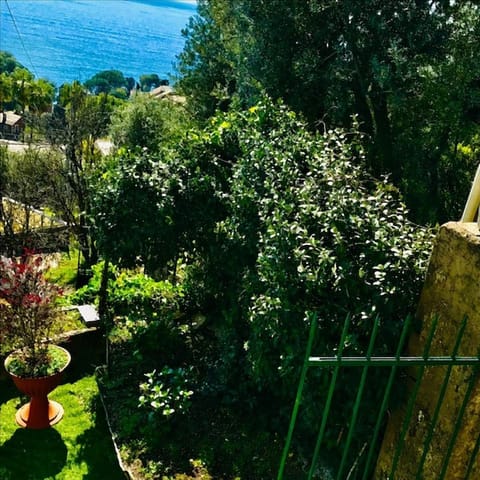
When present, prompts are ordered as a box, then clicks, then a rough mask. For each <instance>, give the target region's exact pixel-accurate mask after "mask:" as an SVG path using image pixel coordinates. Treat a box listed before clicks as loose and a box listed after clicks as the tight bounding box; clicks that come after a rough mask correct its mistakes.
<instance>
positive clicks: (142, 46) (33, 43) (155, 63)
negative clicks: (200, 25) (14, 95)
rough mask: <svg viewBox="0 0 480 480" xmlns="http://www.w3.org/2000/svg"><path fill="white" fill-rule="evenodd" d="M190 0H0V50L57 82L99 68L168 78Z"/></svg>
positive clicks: (192, 1) (181, 41)
mask: <svg viewBox="0 0 480 480" xmlns="http://www.w3.org/2000/svg"><path fill="white" fill-rule="evenodd" d="M196 8H197V5H196V1H195V0H177V1H175V0H0V50H6V51H8V52H10V53H12V54H13V55H14V56H15V57H16V58H17V60H18V61H19V62H20V63H22V65H24V66H25V67H26V68H28V69H29V70H30V71H32V73H34V75H35V76H36V77H37V78H46V79H48V80H50V81H51V82H53V83H54V84H55V85H56V86H60V85H62V84H63V83H65V82H72V81H74V80H79V81H81V82H84V81H86V80H88V79H89V78H91V77H92V76H93V75H95V74H96V73H98V72H100V71H102V70H120V71H121V72H122V73H123V74H124V75H125V76H126V77H133V78H135V79H136V80H137V81H138V79H139V77H140V75H142V74H149V73H156V74H158V76H159V77H160V78H162V79H169V80H170V81H172V80H173V77H172V75H173V74H174V73H175V68H174V64H175V62H176V57H177V55H178V54H179V53H180V52H181V51H182V50H183V47H184V43H185V38H184V37H183V36H182V29H184V28H185V27H186V26H187V24H188V21H189V19H190V17H192V16H194V15H195V13H196Z"/></svg>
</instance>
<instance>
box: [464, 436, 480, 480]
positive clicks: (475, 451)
mask: <svg viewBox="0 0 480 480" xmlns="http://www.w3.org/2000/svg"><path fill="white" fill-rule="evenodd" d="M479 449H480V435H479V436H478V437H477V441H476V442H475V447H474V448H473V450H472V454H471V455H470V460H469V461H468V468H467V473H466V474H465V479H464V480H469V478H470V475H471V474H472V470H473V465H474V464H475V459H476V458H477V455H478V450H479Z"/></svg>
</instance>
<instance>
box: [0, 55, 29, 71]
mask: <svg viewBox="0 0 480 480" xmlns="http://www.w3.org/2000/svg"><path fill="white" fill-rule="evenodd" d="M16 68H25V67H24V66H23V65H22V64H21V63H20V62H19V61H18V60H17V59H16V58H15V57H14V56H13V55H12V54H11V53H10V52H6V51H5V50H0V73H12V72H13V71H14V70H15V69H16Z"/></svg>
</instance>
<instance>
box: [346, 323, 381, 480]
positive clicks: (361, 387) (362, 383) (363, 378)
mask: <svg viewBox="0 0 480 480" xmlns="http://www.w3.org/2000/svg"><path fill="white" fill-rule="evenodd" d="M379 323H380V321H379V318H378V316H377V317H376V318H375V321H374V324H373V331H372V335H371V337H370V343H369V345H368V350H367V363H366V364H365V366H364V367H363V368H362V376H361V378H360V384H359V387H358V390H357V397H356V398H355V403H354V405H353V412H352V418H351V419H350V428H349V429H348V434H347V440H346V442H345V446H344V448H343V454H342V460H341V462H340V467H339V469H338V473H337V480H341V479H342V475H343V472H344V470H345V465H346V462H347V457H348V453H349V451H350V444H351V442H352V437H353V432H354V431H355V425H356V424H357V418H358V411H359V409H360V403H361V401H362V396H363V390H364V388H365V381H366V380H367V373H368V366H369V365H368V361H369V360H370V358H371V356H372V352H373V346H374V345H375V339H376V338H377V333H378V326H379Z"/></svg>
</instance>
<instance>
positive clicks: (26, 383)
mask: <svg viewBox="0 0 480 480" xmlns="http://www.w3.org/2000/svg"><path fill="white" fill-rule="evenodd" d="M57 348H61V347H57ZM65 351H66V350H65ZM66 352H67V351H66ZM67 354H68V361H67V363H66V364H65V366H64V367H63V369H62V370H61V371H60V372H58V373H55V374H53V375H50V376H48V377H40V378H22V377H18V376H17V375H14V374H12V373H10V372H8V373H9V375H10V376H11V377H12V379H13V382H14V383H15V386H16V387H17V388H18V389H19V390H20V391H21V392H22V393H24V394H26V395H28V396H29V397H30V402H28V403H26V404H25V405H23V406H22V407H20V409H19V410H18V411H17V413H16V415H15V420H16V422H17V423H18V425H20V426H21V427H23V428H32V429H37V430H38V429H43V428H49V427H51V426H52V425H55V424H56V423H58V422H59V421H60V420H61V419H62V417H63V407H62V406H61V405H60V404H59V403H58V402H54V401H53V400H49V399H48V394H49V393H50V392H51V391H52V390H54V389H55V388H56V387H57V386H58V385H59V384H60V382H61V380H62V376H63V372H64V370H65V369H66V368H67V366H68V365H69V363H70V360H71V357H70V354H69V353H68V352H67ZM7 371H8V370H7Z"/></svg>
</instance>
